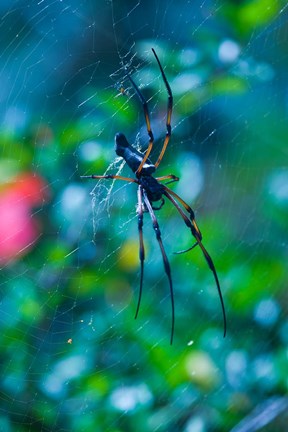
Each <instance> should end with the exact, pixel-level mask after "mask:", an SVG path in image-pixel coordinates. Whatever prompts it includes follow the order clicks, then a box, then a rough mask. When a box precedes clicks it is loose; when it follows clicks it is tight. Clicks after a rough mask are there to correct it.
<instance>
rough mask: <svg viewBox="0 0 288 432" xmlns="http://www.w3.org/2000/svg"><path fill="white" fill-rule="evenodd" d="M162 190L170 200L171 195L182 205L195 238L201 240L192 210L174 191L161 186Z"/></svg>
mask: <svg viewBox="0 0 288 432" xmlns="http://www.w3.org/2000/svg"><path fill="white" fill-rule="evenodd" d="M163 188H164V189H165V191H166V192H168V194H169V195H170V198H171V195H173V197H174V198H176V200H177V201H179V202H180V203H181V204H182V206H183V207H184V208H185V210H186V211H187V212H188V213H189V219H190V221H191V222H192V225H193V227H194V229H195V231H196V233H197V236H198V237H199V239H200V240H202V234H201V232H200V229H199V228H198V225H197V223H196V220H195V214H194V211H193V210H192V208H191V207H190V206H189V205H188V204H187V203H186V202H185V201H184V200H183V199H182V198H181V197H180V196H179V195H177V194H176V193H175V192H174V191H172V190H171V189H169V188H167V187H166V186H164V185H163ZM170 201H171V199H170ZM174 201H175V200H174ZM179 208H180V207H179ZM178 211H179V210H178ZM193 235H194V234H193ZM193 247H194V246H193ZM193 247H192V249H193ZM188 250H189V249H188Z"/></svg>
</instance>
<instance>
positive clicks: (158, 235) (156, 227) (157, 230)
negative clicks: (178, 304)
mask: <svg viewBox="0 0 288 432" xmlns="http://www.w3.org/2000/svg"><path fill="white" fill-rule="evenodd" d="M143 197H144V202H145V205H146V207H147V209H148V211H149V214H150V217H151V219H152V224H153V228H154V231H155V234H156V239H157V241H158V244H159V246H160V250H161V254H162V258H163V264H164V269H165V273H166V275H167V277H168V280H169V287H170V297H171V308H172V324H171V337H170V344H171V345H172V343H173V336H174V325H175V311H174V309H175V307H174V292H173V284H172V278H171V269H170V264H169V261H168V258H167V255H166V252H165V249H164V246H163V243H162V238H161V231H160V228H159V224H158V221H157V218H156V216H155V213H154V211H153V209H152V206H151V203H150V201H149V199H148V197H147V194H146V192H145V190H143Z"/></svg>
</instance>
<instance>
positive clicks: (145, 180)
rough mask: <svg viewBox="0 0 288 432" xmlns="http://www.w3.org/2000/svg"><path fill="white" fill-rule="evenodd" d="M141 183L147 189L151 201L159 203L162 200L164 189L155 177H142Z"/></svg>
mask: <svg viewBox="0 0 288 432" xmlns="http://www.w3.org/2000/svg"><path fill="white" fill-rule="evenodd" d="M139 183H140V185H141V186H143V188H144V189H145V191H146V193H147V196H148V199H149V201H151V202H153V201H159V200H160V199H161V198H162V195H163V192H164V188H163V186H162V185H161V184H160V183H159V182H158V181H157V180H156V179H155V178H154V177H152V176H150V175H146V176H145V175H142V176H141V177H140V178H139Z"/></svg>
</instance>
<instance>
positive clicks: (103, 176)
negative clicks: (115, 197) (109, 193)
mask: <svg viewBox="0 0 288 432" xmlns="http://www.w3.org/2000/svg"><path fill="white" fill-rule="evenodd" d="M80 178H89V179H94V180H98V179H112V180H123V181H126V182H129V183H138V181H137V180H136V179H133V178H131V177H122V176H119V175H113V174H107V175H94V174H92V175H83V176H80Z"/></svg>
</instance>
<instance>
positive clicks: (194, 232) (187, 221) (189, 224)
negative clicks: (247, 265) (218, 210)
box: [164, 188, 227, 337]
mask: <svg viewBox="0 0 288 432" xmlns="http://www.w3.org/2000/svg"><path fill="white" fill-rule="evenodd" d="M171 193H172V191H170V190H168V188H165V192H164V195H165V196H166V197H167V198H168V199H169V200H170V201H171V202H172V204H173V205H174V206H175V207H176V209H177V210H178V212H179V213H180V215H181V216H182V219H183V220H184V222H185V224H186V225H187V227H189V228H190V230H191V233H192V235H193V236H194V237H195V239H196V241H197V243H196V245H197V244H198V245H199V246H200V248H201V250H202V252H203V255H204V257H205V259H206V262H207V264H208V266H209V268H210V270H211V271H212V273H213V275H214V279H215V282H216V286H217V290H218V295H219V298H220V303H221V308H222V314H223V324H224V337H225V336H226V329H227V320H226V312H225V305H224V300H223V296H222V292H221V288H220V282H219V279H218V275H217V272H216V268H215V266H214V263H213V261H212V258H211V257H210V255H209V254H208V252H207V250H206V249H205V247H204V246H203V244H202V242H201V239H202V237H200V236H199V233H198V231H199V230H196V229H195V226H194V224H193V221H191V220H190V219H189V218H188V217H187V216H186V214H185V213H184V212H183V210H182V209H181V207H180V206H179V204H178V203H177V201H175V199H174V198H173V197H172V196H171ZM182 201H183V200H182ZM185 204H186V203H185ZM194 246H195V245H193V246H192V247H194ZM191 249H192V248H191Z"/></svg>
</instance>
